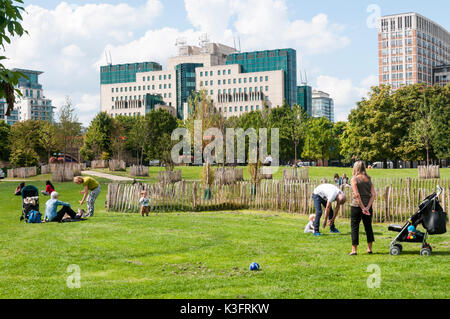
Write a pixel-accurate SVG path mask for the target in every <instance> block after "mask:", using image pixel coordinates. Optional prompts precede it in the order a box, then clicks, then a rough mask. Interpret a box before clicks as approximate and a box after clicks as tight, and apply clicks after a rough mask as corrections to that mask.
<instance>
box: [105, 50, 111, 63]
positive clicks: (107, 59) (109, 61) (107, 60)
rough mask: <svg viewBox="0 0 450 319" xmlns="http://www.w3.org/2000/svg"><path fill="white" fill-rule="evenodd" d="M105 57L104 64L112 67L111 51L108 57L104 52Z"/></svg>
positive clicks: (106, 52)
mask: <svg viewBox="0 0 450 319" xmlns="http://www.w3.org/2000/svg"><path fill="white" fill-rule="evenodd" d="M105 57H106V64H107V65H112V59H111V51H110V52H109V56H108V51H106V50H105Z"/></svg>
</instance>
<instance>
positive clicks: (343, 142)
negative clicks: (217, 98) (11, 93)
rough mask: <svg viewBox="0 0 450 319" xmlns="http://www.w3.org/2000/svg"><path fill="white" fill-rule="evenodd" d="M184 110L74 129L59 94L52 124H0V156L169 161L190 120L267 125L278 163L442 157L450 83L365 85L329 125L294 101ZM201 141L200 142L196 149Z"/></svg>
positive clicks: (34, 160)
mask: <svg viewBox="0 0 450 319" xmlns="http://www.w3.org/2000/svg"><path fill="white" fill-rule="evenodd" d="M189 107H190V110H191V116H190V118H189V119H188V120H186V121H180V120H177V119H176V118H174V117H173V116H172V115H171V114H169V113H168V112H166V111H164V110H162V109H159V110H153V111H151V112H149V113H148V114H146V115H145V116H117V117H111V116H109V115H108V114H107V113H104V112H101V113H99V114H97V116H96V117H95V118H94V119H93V120H92V121H91V123H90V125H89V127H88V128H87V130H86V132H85V134H81V125H80V124H79V123H78V119H77V118H76V116H75V115H74V109H73V107H72V103H71V102H70V99H67V101H66V104H65V105H64V106H63V107H62V108H61V110H60V111H59V113H58V119H57V123H48V122H41V121H33V120H30V121H26V122H18V123H16V124H14V125H13V126H9V125H7V124H5V123H0V136H1V137H0V159H1V160H5V161H7V160H9V161H10V162H11V164H12V165H14V166H32V165H36V164H38V163H40V162H41V163H43V162H47V161H48V160H49V158H50V157H51V155H52V154H53V153H54V152H61V153H64V154H66V153H68V151H69V150H73V149H74V147H75V149H76V150H77V152H78V154H79V156H80V157H83V158H84V159H85V160H94V159H104V160H107V159H112V158H114V159H123V160H126V161H127V162H134V163H137V164H142V163H144V162H146V161H150V160H159V161H160V162H162V163H164V164H167V165H171V156H170V151H171V149H172V146H173V145H174V143H176V142H177V141H175V142H174V141H171V134H172V132H173V130H174V129H176V128H177V127H183V128H186V129H188V130H189V131H190V132H191V136H194V134H193V128H194V120H202V122H203V128H202V130H203V132H202V133H204V132H205V131H206V130H207V129H208V128H211V127H217V128H219V129H221V130H222V131H223V136H225V129H226V128H235V129H236V128H242V129H243V130H244V131H245V130H247V129H249V128H253V129H255V130H256V132H258V131H259V129H260V128H268V129H269V130H268V131H269V134H270V129H271V128H278V129H279V136H280V141H279V145H280V152H279V155H280V162H281V163H293V162H295V161H297V160H300V159H302V160H304V161H309V160H314V161H323V162H325V161H326V160H330V159H337V160H341V161H343V162H346V163H350V162H351V161H354V160H357V159H358V160H364V161H368V162H373V161H386V160H388V159H389V160H393V161H394V163H395V162H396V160H404V161H415V160H427V161H430V160H432V159H447V158H449V157H450V149H449V143H448V137H449V136H450V125H449V124H450V123H449V122H450V85H447V86H446V87H438V86H433V87H431V86H424V85H411V86H406V87H403V88H401V89H398V90H396V91H393V90H391V88H390V87H389V86H380V87H373V88H372V91H371V92H370V94H369V96H368V98H367V99H362V100H361V101H359V102H358V103H357V106H356V108H355V109H353V110H352V111H351V113H350V115H349V117H348V121H347V122H337V123H332V122H330V121H329V120H328V119H326V118H308V117H307V116H306V113H305V111H304V110H303V109H302V108H301V107H300V106H298V105H294V106H293V107H290V106H289V105H287V104H284V105H282V106H281V107H277V108H272V109H269V108H267V107H265V106H264V107H263V108H262V110H258V111H251V112H248V113H244V114H243V115H241V116H239V117H237V116H231V117H229V118H227V119H225V118H224V117H223V116H222V114H221V113H218V112H216V110H215V108H214V105H213V102H212V101H211V100H210V99H209V98H208V97H207V94H206V92H204V91H200V92H197V93H195V94H193V96H191V98H190V99H189ZM268 141H269V143H270V136H269V138H268ZM208 143H209V142H208V141H204V142H203V147H205V146H206V144H208ZM193 147H194V145H192V150H193ZM268 147H269V148H268V149H269V150H270V145H269V146H268ZM247 148H248V141H247ZM192 153H193V152H192ZM180 155H182V154H180Z"/></svg>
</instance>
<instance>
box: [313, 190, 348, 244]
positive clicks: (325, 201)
mask: <svg viewBox="0 0 450 319" xmlns="http://www.w3.org/2000/svg"><path fill="white" fill-rule="evenodd" d="M312 198H313V200H314V205H315V207H316V219H315V221H314V236H320V231H319V228H320V218H321V217H322V206H324V207H325V222H324V225H323V227H325V226H326V222H327V218H329V222H328V225H329V226H330V232H332V233H339V230H338V229H337V228H336V227H335V225H334V220H335V219H336V217H337V214H338V212H339V209H340V207H341V206H343V205H344V204H345V201H346V197H345V194H344V192H343V191H341V190H340V189H339V188H338V187H337V186H335V185H332V184H322V185H319V186H317V187H316V188H315V189H314V192H313V195H312ZM334 201H336V209H335V210H334V212H333V208H332V203H333V202H334Z"/></svg>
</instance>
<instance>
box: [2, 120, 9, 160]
mask: <svg viewBox="0 0 450 319" xmlns="http://www.w3.org/2000/svg"><path fill="white" fill-rule="evenodd" d="M10 132H11V125H9V124H7V123H5V122H4V121H0V161H7V160H8V159H9V155H10V152H11V147H10V145H9V134H10Z"/></svg>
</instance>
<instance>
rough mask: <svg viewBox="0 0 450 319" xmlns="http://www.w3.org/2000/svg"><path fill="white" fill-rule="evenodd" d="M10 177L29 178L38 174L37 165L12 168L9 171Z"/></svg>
mask: <svg viewBox="0 0 450 319" xmlns="http://www.w3.org/2000/svg"><path fill="white" fill-rule="evenodd" d="M7 175H8V178H28V177H32V176H36V175H37V168H36V166H33V167H20V168H12V169H8V171H7Z"/></svg>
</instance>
